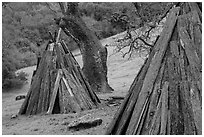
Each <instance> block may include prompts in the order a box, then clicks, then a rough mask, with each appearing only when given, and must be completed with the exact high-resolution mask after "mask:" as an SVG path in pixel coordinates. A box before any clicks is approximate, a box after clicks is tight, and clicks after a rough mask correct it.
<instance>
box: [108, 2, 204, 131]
mask: <svg viewBox="0 0 204 137" xmlns="http://www.w3.org/2000/svg"><path fill="white" fill-rule="evenodd" d="M192 5H194V4H192V3H184V4H183V5H182V6H183V7H182V8H181V10H180V8H179V7H176V8H174V9H172V10H171V11H170V13H169V15H168V18H167V21H166V24H165V26H164V29H163V31H162V33H161V35H160V38H159V39H158V41H157V42H156V44H155V46H154V48H153V50H152V51H151V53H150V56H149V58H148V59H147V60H146V61H145V64H144V65H143V67H142V68H141V70H140V72H139V73H138V75H137V76H136V78H135V80H134V82H133V84H132V85H131V87H130V89H129V93H128V95H127V96H126V98H125V100H124V102H123V104H122V105H121V107H120V109H119V110H118V112H117V113H116V115H115V116H114V118H113V121H112V122H111V124H110V125H109V127H108V128H107V132H106V134H131V135H136V134H148V135H156V134H162V135H164V134H171V135H183V134H187V135H190V134H199V135H201V134H202V122H201V121H202V103H201V102H202V94H201V91H202V88H201V87H202V86H201V82H202V81H201V73H202V72H201V68H202V64H201V63H200V61H201V57H202V53H201V51H200V49H201V32H202V30H201V28H199V27H198V26H197V25H195V24H194V23H195V22H201V20H200V18H199V16H198V13H199V12H198V11H197V10H199V9H198V8H196V9H195V7H197V6H195V5H194V6H192ZM192 7H193V8H192ZM186 9H187V10H186ZM180 11H182V12H180ZM179 12H180V13H182V14H180V15H179ZM184 13H185V14H184ZM183 14H184V15H183ZM193 24H194V25H193ZM195 30H197V31H195ZM198 49H199V50H198Z"/></svg>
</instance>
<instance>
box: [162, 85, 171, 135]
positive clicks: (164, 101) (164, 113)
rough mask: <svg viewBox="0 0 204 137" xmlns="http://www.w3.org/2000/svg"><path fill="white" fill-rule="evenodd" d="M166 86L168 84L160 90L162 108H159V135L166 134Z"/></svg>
mask: <svg viewBox="0 0 204 137" xmlns="http://www.w3.org/2000/svg"><path fill="white" fill-rule="evenodd" d="M168 86H169V82H165V83H164V86H163V89H162V95H161V96H162V106H161V129H160V135H165V134H166V129H167V116H168Z"/></svg>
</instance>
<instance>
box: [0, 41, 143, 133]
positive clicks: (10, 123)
mask: <svg viewBox="0 0 204 137" xmlns="http://www.w3.org/2000/svg"><path fill="white" fill-rule="evenodd" d="M113 41H114V37H112V38H109V39H105V40H102V41H101V42H102V44H103V45H104V44H109V45H110V47H108V55H109V56H108V62H107V65H108V80H109V84H110V86H111V87H112V88H113V89H114V91H113V92H112V93H106V94H98V96H99V98H100V99H101V100H102V105H101V106H100V107H99V108H97V109H92V110H87V111H83V112H80V113H77V114H52V115H34V116H17V117H16V118H12V116H13V115H16V114H18V111H19V109H20V107H21V104H22V103H23V101H24V100H19V101H16V100H15V97H16V96H17V95H26V94H27V92H28V90H29V86H30V79H31V76H32V73H33V70H35V66H32V67H28V68H24V69H21V70H19V71H24V72H26V73H28V74H29V76H28V83H27V84H26V85H25V86H24V87H23V88H22V89H19V90H13V91H10V92H7V93H2V134H3V135H19V134H20V135H102V134H104V133H105V131H106V128H107V126H108V125H109V124H110V122H111V120H112V118H113V116H114V114H115V113H116V111H117V110H118V108H119V105H116V106H113V105H108V104H107V101H105V100H107V99H109V98H110V97H111V96H121V97H125V95H126V94H127V92H128V89H129V87H130V85H131V83H132V81H133V80H134V78H135V76H136V74H137V72H138V71H139V69H140V67H141V66H142V65H143V62H144V58H141V57H139V56H135V57H134V58H132V59H130V60H128V58H127V57H125V58H122V56H121V54H120V53H117V54H113V53H114V46H111V43H113ZM77 52H78V51H75V53H74V54H77ZM76 59H77V61H78V62H79V64H80V65H82V60H81V56H76ZM122 101H123V100H121V101H120V102H119V103H121V102H122ZM86 114H90V115H89V116H91V117H92V118H101V119H102V120H103V122H102V124H101V125H100V126H96V127H93V128H89V129H82V130H79V131H73V130H69V129H68V128H67V125H68V124H69V123H70V122H72V121H74V120H77V119H79V118H80V117H82V116H84V115H86Z"/></svg>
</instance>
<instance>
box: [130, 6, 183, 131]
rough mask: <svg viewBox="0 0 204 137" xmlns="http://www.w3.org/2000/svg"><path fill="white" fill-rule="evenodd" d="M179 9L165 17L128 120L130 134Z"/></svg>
mask: <svg viewBox="0 0 204 137" xmlns="http://www.w3.org/2000/svg"><path fill="white" fill-rule="evenodd" d="M179 9H180V8H174V9H172V10H171V11H170V13H169V17H168V18H167V21H166V22H167V23H166V24H165V27H164V29H163V31H162V34H163V35H162V34H161V36H160V38H159V39H158V42H157V43H156V45H155V46H156V47H155V48H156V49H157V51H156V53H155V56H154V57H153V59H152V62H151V64H150V66H149V69H148V71H147V74H146V76H145V79H144V82H143V85H142V89H141V92H140V94H139V97H138V100H137V103H136V106H135V108H137V109H135V110H134V112H133V116H134V117H132V119H131V120H130V124H129V126H128V129H127V134H132V132H133V131H134V129H135V126H134V123H137V120H138V118H139V115H140V113H141V110H142V106H143V105H144V101H145V99H146V98H147V96H148V95H149V94H150V93H151V92H152V88H153V84H154V81H155V79H156V76H157V75H158V71H159V68H160V66H161V61H162V59H163V57H164V54H165V51H166V48H167V46H168V42H169V40H170V38H171V34H172V32H173V30H174V26H175V23H176V20H177V15H178V13H179Z"/></svg>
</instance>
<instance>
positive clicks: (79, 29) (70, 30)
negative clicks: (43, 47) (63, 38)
mask: <svg viewBox="0 0 204 137" xmlns="http://www.w3.org/2000/svg"><path fill="white" fill-rule="evenodd" d="M62 6H63V5H62ZM77 6H78V5H77V4H76V3H68V4H67V10H66V12H65V14H64V17H63V18H62V19H61V21H60V22H59V26H60V27H61V28H62V29H63V31H64V32H65V33H66V34H68V35H69V36H70V35H71V36H72V37H73V38H74V40H76V41H77V42H78V45H79V48H80V50H81V53H82V59H83V69H82V70H83V72H84V74H85V77H86V78H87V79H88V82H89V83H90V85H91V87H92V89H93V90H94V91H95V92H110V91H112V88H110V86H109V84H108V80H107V66H106V65H104V64H103V63H104V62H105V63H106V61H107V56H103V54H106V53H105V50H104V47H103V46H102V44H101V43H100V41H99V40H98V38H97V37H96V36H95V35H94V34H93V32H91V31H90V29H89V28H88V27H87V26H86V24H85V23H84V21H83V20H82V18H81V17H80V15H79V12H78V7H77ZM101 55H102V56H101Z"/></svg>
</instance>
